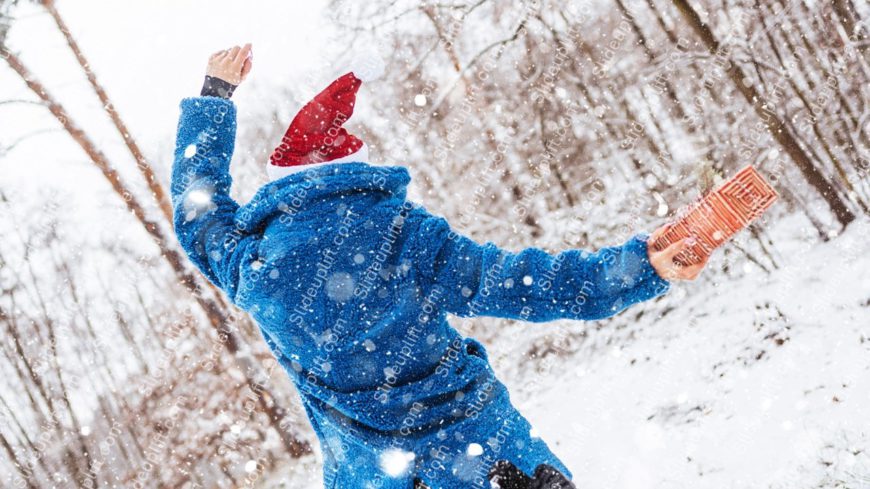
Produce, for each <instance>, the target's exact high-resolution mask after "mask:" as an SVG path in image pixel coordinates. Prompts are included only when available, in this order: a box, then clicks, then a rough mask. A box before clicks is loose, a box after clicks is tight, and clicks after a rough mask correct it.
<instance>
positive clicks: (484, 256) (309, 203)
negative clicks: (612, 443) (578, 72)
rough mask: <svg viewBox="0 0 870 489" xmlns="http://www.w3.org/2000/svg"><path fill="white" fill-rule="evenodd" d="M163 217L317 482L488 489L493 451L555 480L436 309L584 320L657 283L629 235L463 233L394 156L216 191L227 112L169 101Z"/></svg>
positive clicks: (551, 459)
mask: <svg viewBox="0 0 870 489" xmlns="http://www.w3.org/2000/svg"><path fill="white" fill-rule="evenodd" d="M180 105H181V117H180V120H179V123H178V134H177V145H176V149H175V162H174V165H173V170H172V188H171V191H172V203H173V206H174V212H175V215H174V226H175V231H176V233H177V235H178V239H179V240H180V243H181V245H182V247H183V248H184V250H185V251H186V253H187V254H188V256H189V258H190V260H191V261H192V262H193V263H194V264H195V265H196V267H197V268H198V269H199V270H200V271H202V273H203V274H205V275H206V277H208V279H209V280H210V281H211V282H212V283H214V284H215V285H216V286H218V287H219V288H221V289H222V290H223V291H224V292H225V293H226V294H227V296H228V297H229V299H230V300H231V301H232V302H233V304H235V305H237V306H238V307H240V308H242V309H243V310H245V311H247V312H249V313H250V314H251V316H252V317H253V318H254V319H255V320H256V322H257V324H258V325H259V327H260V330H261V332H262V335H263V338H264V339H265V341H266V342H267V343H268V345H269V347H270V348H271V350H272V351H273V352H274V355H275V357H276V358H277V359H278V361H279V362H280V364H281V365H282V366H283V367H284V369H285V370H286V371H287V373H288V374H289V375H290V377H291V378H292V379H293V381H294V383H295V385H296V387H297V388H298V390H299V393H300V396H301V399H302V403H303V405H304V407H305V410H306V412H307V415H308V417H309V419H310V421H311V424H312V426H313V428H314V431H315V432H316V434H317V436H318V438H319V441H320V447H321V450H322V453H323V478H324V487H325V488H328V489H332V488H342V489H344V488H357V487H364V488H397V489H398V488H401V489H411V488H412V487H413V481H414V479H420V480H422V481H423V482H424V483H426V484H427V485H428V486H429V487H431V488H433V489H434V488H446V489H452V488H463V489H467V488H477V487H480V488H488V487H490V485H489V482H488V480H487V477H486V475H487V472H488V470H489V468H490V467H491V466H492V465H493V463H494V462H495V461H496V460H500V459H505V460H509V461H511V462H512V463H513V464H514V465H516V466H517V467H518V468H519V469H521V470H522V471H524V472H525V473H527V474H532V473H533V472H534V469H535V468H536V467H537V466H538V465H539V464H542V463H547V464H550V465H552V466H554V467H556V468H557V469H559V470H561V471H562V472H563V473H564V474H566V475H567V476H568V477H571V472H570V471H569V469H568V468H567V467H566V466H565V465H564V464H563V463H562V462H561V461H560V460H559V459H558V458H557V457H556V456H555V455H554V454H553V453H552V452H551V451H550V449H549V448H548V446H547V444H546V443H545V442H544V441H543V440H542V439H541V438H540V437H538V436H536V432H535V430H533V429H532V427H531V426H530V425H529V422H528V421H527V420H526V419H525V418H524V417H523V416H522V415H521V414H520V413H519V412H518V411H517V409H516V408H515V407H514V406H513V405H512V403H511V400H510V397H509V395H508V392H507V390H506V388H505V386H504V385H503V384H502V383H501V382H499V380H498V379H497V378H496V377H495V375H494V373H493V370H492V368H491V367H490V365H489V362H488V360H487V352H486V350H485V348H484V347H483V346H482V345H481V344H480V343H479V342H477V341H476V340H474V339H472V338H467V337H463V336H462V335H460V334H459V333H458V332H457V331H456V330H454V329H453V328H452V327H451V326H450V325H449V324H448V322H447V315H448V314H453V315H457V316H462V317H470V316H475V315H485V316H496V317H501V318H511V319H522V320H525V321H531V322H544V321H551V320H555V319H564V318H569V319H578V320H580V319H583V320H592V319H600V318H606V317H609V316H613V315H614V314H617V313H619V312H620V311H622V310H624V309H625V308H627V307H629V306H630V305H632V304H635V303H638V302H641V301H645V300H648V299H651V298H654V297H656V296H659V295H661V294H663V293H665V292H666V291H667V290H668V289H669V287H670V284H669V282H667V281H665V280H663V279H661V278H660V277H659V276H658V274H657V273H656V271H655V269H654V268H653V267H652V266H651V265H650V263H649V261H648V257H647V243H646V238H647V235H646V234H638V235H635V236H633V237H632V238H631V239H629V240H628V241H627V242H626V243H625V244H623V245H622V246H616V247H607V248H603V249H601V250H599V251H597V252H594V253H589V252H586V251H582V250H567V251H563V252H561V253H559V254H557V255H555V256H554V255H551V254H548V253H546V252H545V251H543V250H541V249H537V248H528V249H524V250H521V251H519V252H510V251H506V250H503V249H499V247H497V246H496V245H495V244H493V243H491V242H487V243H486V244H479V243H477V242H475V241H473V240H471V239H469V238H468V237H465V236H462V235H460V234H457V233H455V232H453V231H452V230H451V228H450V226H449V225H448V223H447V221H446V220H445V219H444V218H443V217H439V216H435V215H432V214H430V213H428V212H427V211H426V210H425V209H424V208H423V207H421V206H420V205H418V204H415V203H413V202H410V201H408V200H407V199H406V188H407V185H408V183H409V181H410V177H409V175H408V171H407V170H406V169H405V168H404V167H401V166H375V165H370V164H367V163H365V162H352V163H336V164H325V165H317V166H315V167H312V168H310V169H307V170H304V171H301V172H298V173H295V174H291V175H289V176H286V177H283V178H281V179H279V180H276V181H273V182H270V183H268V184H266V185H264V186H263V187H261V188H260V189H259V190H258V191H257V193H256V195H255V196H254V197H253V198H252V199H251V201H250V202H249V203H247V204H246V205H244V206H239V205H238V204H237V203H236V202H234V201H233V200H232V199H231V198H230V196H229V190H230V184H231V178H230V174H229V164H230V159H231V157H232V154H233V147H234V144H235V132H236V108H235V105H234V103H233V102H232V101H230V100H227V99H222V98H217V97H191V98H185V99H184V100H182V101H181V104H180Z"/></svg>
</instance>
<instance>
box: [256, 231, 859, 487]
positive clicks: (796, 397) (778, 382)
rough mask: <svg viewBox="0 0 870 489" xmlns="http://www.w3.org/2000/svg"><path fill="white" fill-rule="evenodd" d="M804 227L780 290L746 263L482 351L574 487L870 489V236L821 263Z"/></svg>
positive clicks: (283, 480) (281, 481)
mask: <svg viewBox="0 0 870 489" xmlns="http://www.w3.org/2000/svg"><path fill="white" fill-rule="evenodd" d="M802 224H804V223H802V222H799V221H798V220H796V219H792V220H789V221H784V222H781V223H779V224H778V225H772V226H770V228H769V229H770V234H771V236H772V237H773V238H774V239H775V241H776V242H777V243H779V245H778V246H777V250H778V251H779V254H778V256H777V259H778V260H779V264H780V269H778V270H775V271H774V272H773V273H771V274H770V275H769V276H763V275H762V274H761V273H759V271H758V270H757V269H755V268H754V266H753V265H751V264H748V263H745V262H744V261H739V260H735V261H734V262H732V263H730V265H731V266H732V267H737V268H739V269H740V271H739V275H743V276H742V277H741V278H739V279H729V278H725V277H720V278H719V279H718V282H717V281H716V279H714V278H712V277H710V276H708V277H705V278H700V279H698V280H697V281H695V282H691V283H689V282H685V283H680V284H677V285H675V286H674V287H673V288H672V289H671V291H670V292H669V293H668V294H666V295H665V296H664V297H662V298H661V299H660V300H658V301H655V302H653V303H647V304H640V305H637V306H635V307H633V308H630V309H628V310H626V311H624V312H623V313H622V314H620V315H619V316H617V317H616V318H613V319H612V320H609V321H602V322H598V323H577V322H561V323H558V324H557V323H548V324H530V323H520V322H514V323H509V322H505V323H504V334H503V335H502V336H500V337H499V338H496V339H494V340H493V339H488V340H487V341H486V345H487V348H488V351H489V352H490V357H491V358H492V359H493V363H494V366H495V369H496V371H497V373H498V374H499V376H500V377H501V378H502V379H503V381H504V382H505V383H506V384H507V385H508V387H509V388H510V389H511V391H512V392H513V393H514V394H513V399H514V400H515V402H516V403H517V404H518V406H519V408H520V410H521V411H522V412H524V413H525V414H526V415H527V416H528V417H529V419H530V421H531V422H532V424H533V425H534V426H535V427H536V429H537V430H538V431H539V432H540V433H541V436H542V437H543V438H544V439H545V440H547V441H548V443H550V445H551V447H552V448H553V450H554V451H555V452H556V453H557V454H558V455H559V456H560V457H561V458H562V459H563V460H564V461H565V463H566V464H567V465H568V467H569V468H571V470H572V471H573V472H574V476H575V478H574V481H575V483H576V484H577V487H578V488H596V489H605V488H620V489H653V488H657V489H659V488H660V489H676V488H681V489H688V488H695V489H697V488H711V489H713V488H715V489H722V488H731V489H738V488H747V489H748V488H775V489H804V488H807V489H808V488H821V487H825V488H833V487H837V488H840V487H842V488H849V489H864V488H870V422H868V413H870V317H868V314H867V307H868V305H870V275H868V274H867V273H866V271H867V270H870V240H868V237H870V221H867V220H864V221H861V222H858V223H856V224H855V225H853V226H851V227H850V228H849V229H848V231H847V232H846V233H844V234H843V235H842V236H839V237H837V238H835V239H833V240H832V241H830V242H828V243H826V244H822V245H818V246H815V247H814V248H813V249H807V247H805V246H804V245H803V244H804V243H806V242H807V241H806V238H805V237H804V236H802V235H801V234H800V230H801V229H802ZM738 239H739V238H738ZM721 262H722V255H721V252H719V253H718V254H717V255H716V256H715V257H714V262H713V263H712V264H711V268H714V267H717V266H719V265H721ZM750 291H751V292H750ZM481 320H482V319H477V320H468V321H455V323H457V324H458V323H460V322H462V324H458V325H459V326H466V325H468V324H472V323H473V321H481ZM596 326H600V329H596ZM557 329H558V331H559V332H556V331H557ZM584 330H585V331H586V332H587V333H588V336H585V337H583V336H581V335H580V334H579V333H580V332H582V331H584ZM565 333H567V335H568V338H569V339H568V342H567V343H566V344H567V347H566V348H564V349H563V350H564V351H565V352H564V353H561V352H559V351H558V350H559V349H558V348H557V349H555V350H553V349H552V348H551V349H550V350H551V352H552V353H549V354H547V353H543V351H545V350H546V345H547V344H550V343H553V341H549V340H554V339H555V338H556V337H557V336H558V335H559V334H565ZM535 352H539V353H535ZM319 470H320V469H319V466H318V465H317V464H316V462H315V460H314V459H313V457H309V458H308V459H306V460H305V463H302V464H299V465H298V466H295V467H288V468H287V469H286V473H283V474H273V477H272V478H270V479H267V480H265V481H264V482H263V484H262V486H261V487H264V488H273V487H275V488H279V487H287V488H291V487H293V488H295V487H305V488H319V487H321V485H320V483H319V479H318V476H319Z"/></svg>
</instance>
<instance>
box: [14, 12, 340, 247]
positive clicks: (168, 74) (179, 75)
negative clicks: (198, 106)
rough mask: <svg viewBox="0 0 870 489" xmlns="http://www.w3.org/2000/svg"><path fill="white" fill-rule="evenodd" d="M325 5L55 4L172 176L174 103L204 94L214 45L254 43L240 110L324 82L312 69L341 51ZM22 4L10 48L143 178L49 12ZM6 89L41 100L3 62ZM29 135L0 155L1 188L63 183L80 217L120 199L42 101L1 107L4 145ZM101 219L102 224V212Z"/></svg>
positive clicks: (123, 165)
mask: <svg viewBox="0 0 870 489" xmlns="http://www.w3.org/2000/svg"><path fill="white" fill-rule="evenodd" d="M324 3H325V2H310V1H306V2H279V1H275V2H268V3H266V2H250V3H246V4H245V5H244V7H242V6H240V3H239V2H231V1H226V0H217V1H209V2H204V1H202V2H192V1H179V0H171V1H170V0H151V1H148V2H118V1H109V0H86V1H82V0H76V1H75V2H73V1H69V0H65V1H58V2H57V5H58V9H59V10H60V12H61V14H62V16H63V17H64V19H65V20H66V22H67V24H68V26H69V28H70V30H71V31H72V33H73V35H74V36H75V38H76V39H77V41H78V43H79V45H80V46H81V48H82V50H83V51H84V53H85V56H86V57H87V58H88V60H89V61H90V63H91V65H92V66H93V69H94V71H95V72H96V73H97V76H98V78H99V80H100V82H101V83H102V84H103V86H104V87H105V88H106V89H107V91H108V93H109V96H110V97H111V99H112V101H113V102H114V104H115V106H116V107H118V109H119V111H120V113H121V115H122V117H123V118H124V120H125V121H126V123H127V124H128V126H129V127H130V129H131V130H132V132H133V134H134V136H135V138H136V140H137V141H138V142H139V144H140V145H141V146H142V148H143V150H144V151H145V153H146V156H147V157H148V158H149V159H151V160H152V161H153V163H154V164H155V165H156V166H160V167H161V170H160V171H161V172H165V174H167V175H168V169H169V168H171V164H172V161H171V156H172V149H173V145H174V137H175V129H176V124H177V122H178V119H177V117H178V103H179V101H180V100H181V98H183V97H185V96H191V95H196V94H198V93H199V89H200V87H201V84H202V77H203V75H204V73H205V64H206V61H207V58H208V55H209V54H211V53H212V52H214V51H217V50H219V49H222V48H224V47H228V46H231V45H233V44H244V43H245V42H251V43H253V46H254V62H255V64H254V69H253V71H252V72H251V75H250V77H249V78H248V80H247V81H246V84H245V86H243V87H241V88H240V89H239V90H238V91H237V92H236V94H234V95H233V99H234V100H235V101H236V102H237V104H238V107H239V117H240V119H242V120H243V119H244V117H245V112H246V111H249V110H252V107H253V106H255V105H256V104H251V103H246V102H250V101H251V100H253V99H254V98H255V97H257V95H258V94H263V93H270V92H269V90H274V89H275V88H276V87H280V86H283V85H286V84H294V83H295V84H303V83H308V84H311V83H322V82H324V81H328V80H327V78H328V77H329V76H331V75H332V74H330V73H323V70H320V72H317V71H316V70H315V67H317V66H322V65H323V63H322V60H323V59H328V55H327V54H326V53H328V52H334V50H335V49H336V47H334V46H330V45H329V43H328V42H327V40H328V39H329V36H330V32H331V31H330V26H329V25H328V24H327V22H326V20H325V19H324V18H323V16H322V14H321V13H322V9H323V6H324ZM15 13H16V15H15V17H16V20H15V22H14V24H13V27H12V30H11V32H10V37H9V39H8V44H9V46H10V47H11V49H12V50H13V51H14V52H17V53H18V54H19V55H20V57H21V58H22V59H23V60H24V62H25V63H26V65H27V66H28V68H29V69H30V70H31V71H32V72H33V73H34V74H35V75H36V76H37V77H38V78H39V79H40V80H41V81H42V82H43V83H45V84H46V85H47V87H48V89H49V91H50V92H51V93H52V94H53V95H54V96H55V97H56V98H58V99H59V100H61V101H62V103H63V104H64V105H65V106H66V108H67V109H68V111H69V112H70V113H71V114H72V115H73V118H74V119H75V121H76V122H77V123H79V124H80V125H82V126H84V127H85V128H86V130H87V131H88V133H89V134H90V135H91V136H92V137H94V138H95V140H96V143H97V144H98V145H99V147H100V149H102V150H103V151H104V152H105V153H106V154H107V155H108V156H109V158H110V160H111V161H112V163H113V164H114V165H115V166H116V167H118V169H119V171H121V172H122V174H124V175H125V176H128V177H129V179H130V180H132V179H135V178H137V177H138V175H137V174H136V172H135V171H131V169H133V168H134V163H133V160H132V158H131V156H130V154H129V152H127V150H126V148H125V147H124V145H123V141H122V140H121V138H120V137H119V135H118V133H117V131H116V130H115V129H114V127H113V126H112V125H111V123H110V121H109V120H108V118H107V117H106V115H105V113H104V112H103V111H102V110H101V108H100V103H99V100H98V99H97V98H96V96H95V95H94V93H93V91H92V90H91V88H90V86H89V85H88V83H87V80H86V79H85V77H84V76H83V75H82V72H81V70H80V69H79V68H78V67H77V65H76V62H75V59H74V57H73V56H72V54H71V51H70V50H69V48H68V46H67V45H66V43H65V41H64V39H63V37H62V35H61V34H60V33H59V32H58V30H57V28H56V26H55V24H54V23H53V22H52V20H51V18H50V16H49V15H48V14H47V13H46V12H45V11H44V9H42V8H41V7H38V6H35V5H22V6H21V7H19V8H17V9H16V10H15ZM312 74H313V76H314V80H313V81H312V80H311V79H310V77H311V76H312ZM306 76H308V77H309V79H308V81H306ZM0 87H2V91H0V100H10V99H25V100H35V99H36V98H35V96H34V95H33V94H32V93H31V92H30V91H29V89H27V87H26V86H25V85H24V83H23V82H22V81H21V80H20V79H19V78H18V77H17V75H16V74H15V73H13V72H12V70H11V69H10V68H9V67H8V66H7V65H6V64H0ZM42 131H48V132H42ZM34 133H37V134H35V135H34ZM27 135H30V136H28V137H27V138H26V139H25V140H24V141H22V142H20V144H17V145H16V146H15V147H14V148H13V149H12V150H11V151H10V152H9V153H8V154H7V155H5V156H2V157H0V187H2V188H3V189H4V191H6V192H10V191H11V192H12V193H21V194H28V193H30V192H31V191H33V190H35V189H36V188H37V187H39V186H48V187H50V188H58V189H66V190H68V191H69V192H71V195H69V198H70V199H71V200H70V201H69V202H68V207H67V210H68V211H70V212H73V213H75V214H77V215H78V216H80V218H79V219H80V221H82V222H84V223H88V222H89V221H90V220H92V218H89V217H88V216H92V215H93V212H94V211H97V210H99V209H100V208H101V206H105V205H106V204H107V200H106V199H107V196H109V197H108V198H110V199H111V198H115V197H114V194H111V191H110V190H109V187H108V185H107V184H106V183H105V180H104V178H103V177H102V175H101V174H100V173H99V172H98V171H97V170H96V169H95V167H94V166H93V165H92V164H91V163H90V162H89V161H88V160H87V158H86V156H85V155H84V153H83V152H82V150H81V149H80V148H79V146H78V145H77V144H75V143H74V142H73V141H72V139H71V138H70V137H69V136H68V135H67V134H66V133H64V132H63V131H62V130H61V128H60V125H59V124H58V123H57V121H56V120H55V119H54V118H53V117H51V116H50V115H49V113H48V111H47V109H45V108H44V107H40V106H36V105H30V104H2V105H0V143H2V145H3V146H8V145H10V144H11V143H13V142H15V141H18V140H19V139H20V138H22V137H24V136H27ZM140 180H141V179H140ZM109 202H111V201H109ZM119 207H120V206H119ZM99 228H100V229H102V230H105V229H106V222H102V223H100V226H99Z"/></svg>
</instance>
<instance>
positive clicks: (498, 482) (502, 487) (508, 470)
mask: <svg viewBox="0 0 870 489" xmlns="http://www.w3.org/2000/svg"><path fill="white" fill-rule="evenodd" d="M489 482H490V484H491V485H492V487H493V489H577V486H575V485H574V484H573V483H572V482H571V481H569V480H568V478H567V477H565V476H564V475H563V474H562V473H561V472H559V470H558V469H556V468H555V467H553V466H552V465H547V464H541V465H538V466H537V468H535V476H534V478H532V477H529V476H527V475H526V474H524V473H523V471H522V470H520V469H519V468H518V467H517V466H516V465H514V464H513V463H511V462H510V461H508V460H499V461H498V462H496V463H495V464H494V465H493V466H492V469H490V471H489Z"/></svg>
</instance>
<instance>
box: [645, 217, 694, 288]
mask: <svg viewBox="0 0 870 489" xmlns="http://www.w3.org/2000/svg"><path fill="white" fill-rule="evenodd" d="M668 226H670V224H665V225H664V226H661V227H660V228H658V229H656V230H655V231H653V233H652V235H650V237H649V240H648V241H647V243H648V247H647V253H648V255H649V262H650V264H652V266H653V268H655V270H656V272H657V273H658V274H659V277H661V278H663V279H665V280H695V279H696V278H697V277H698V275H700V273H701V270H703V269H704V266H705V265H707V260H708V259H709V257H702V259H701V261H700V262H699V263H694V264H692V265H682V264H680V263H679V262H676V261H674V257H675V256H677V255H678V254H680V252H682V251H684V250H689V248H690V247H691V246H692V244H693V242H692V240H693V239H694V238H692V237H688V238H684V239H681V240H680V241H677V242H675V243H671V244H670V245H669V246H668V247H666V248H664V249H663V250H661V251H656V250H654V249H653V247H652V244H653V243H655V242H656V240H657V239H658V238H659V236H661V235H662V234H664V233H665V232H666V231H667V230H668ZM690 253H691V251H687V253H686V254H687V255H688V254H690ZM684 256H685V255H684Z"/></svg>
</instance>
